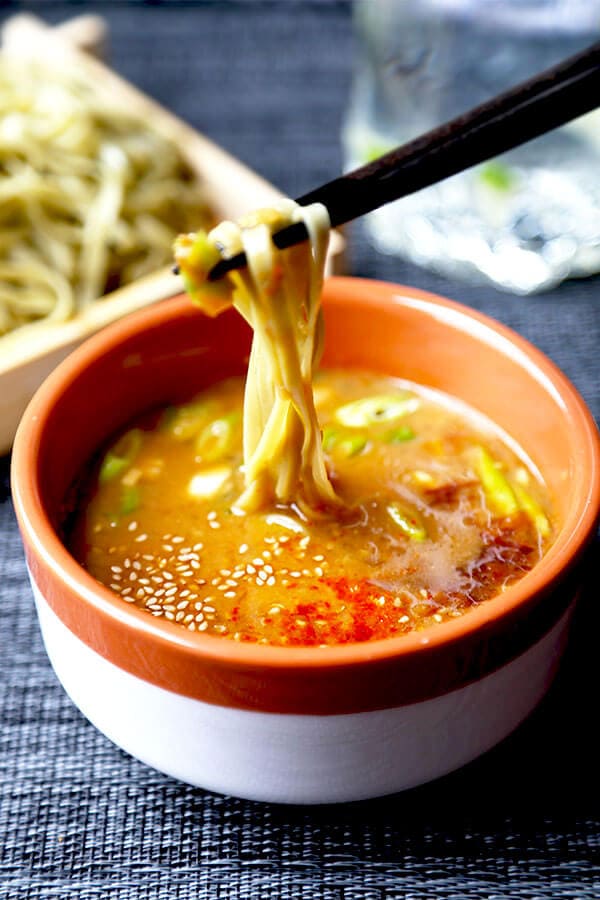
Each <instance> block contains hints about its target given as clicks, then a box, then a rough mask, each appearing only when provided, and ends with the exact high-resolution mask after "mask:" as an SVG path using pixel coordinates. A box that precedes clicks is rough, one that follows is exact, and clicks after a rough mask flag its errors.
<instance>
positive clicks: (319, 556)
mask: <svg viewBox="0 0 600 900" xmlns="http://www.w3.org/2000/svg"><path fill="white" fill-rule="evenodd" d="M313 559H314V561H315V562H323V561H324V560H325V557H324V556H323V554H322V553H317V555H316V556H313Z"/></svg>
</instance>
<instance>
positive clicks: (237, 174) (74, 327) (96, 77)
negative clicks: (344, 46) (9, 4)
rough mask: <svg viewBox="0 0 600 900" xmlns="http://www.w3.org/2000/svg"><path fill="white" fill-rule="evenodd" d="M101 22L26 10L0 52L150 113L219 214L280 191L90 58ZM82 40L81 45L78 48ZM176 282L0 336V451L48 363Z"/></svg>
mask: <svg viewBox="0 0 600 900" xmlns="http://www.w3.org/2000/svg"><path fill="white" fill-rule="evenodd" d="M106 34H107V32H106V26H105V24H104V22H103V20H102V19H100V18H99V17H97V16H81V17H78V18H76V19H74V20H71V21H69V22H67V23H65V24H63V25H61V26H58V27H56V28H51V27H49V26H47V25H45V24H44V23H43V22H42V21H41V20H39V19H37V18H35V17H33V16H31V15H28V14H23V15H18V16H14V17H13V18H11V19H9V20H8V21H7V22H6V23H5V25H4V28H3V29H2V50H1V52H2V54H3V55H5V56H11V55H16V56H19V57H20V58H23V57H24V56H27V55H31V56H35V57H37V58H41V59H43V60H44V61H45V62H47V63H48V64H51V65H53V66H55V67H56V68H62V67H65V66H68V67H69V69H72V68H73V66H76V67H77V70H78V71H79V72H81V74H82V77H84V78H89V80H90V81H91V82H92V83H93V84H94V85H95V87H96V89H97V90H99V91H101V92H102V93H106V94H107V95H109V96H110V97H111V98H112V102H114V103H119V104H120V105H121V104H122V105H123V106H125V107H126V108H127V109H128V110H129V111H130V112H137V113H139V114H140V115H141V116H142V117H143V118H145V119H146V120H148V121H152V124H153V127H155V128H156V130H157V131H159V132H161V133H163V134H165V135H167V136H168V137H170V138H171V139H172V140H174V141H175V142H176V143H177V144H178V146H179V147H180V148H181V150H182V152H183V153H184V155H185V156H186V158H187V160H188V162H189V164H190V165H191V167H192V168H193V169H194V170H195V171H196V172H197V173H198V175H199V176H200V178H201V179H202V182H203V186H204V188H205V190H206V196H207V201H208V203H209V204H210V205H211V207H212V208H213V209H214V211H215V213H216V216H217V217H218V218H219V219H237V218H239V217H240V216H241V215H243V214H244V213H245V212H248V211H249V210H251V209H255V208H257V207H261V206H268V205H269V204H270V203H273V202H276V201H277V200H280V199H281V198H282V196H283V195H282V194H281V192H280V191H278V190H277V189H276V188H275V187H274V186H273V185H272V184H270V183H269V182H268V181H266V180H265V179H264V178H261V177H260V176H259V175H257V174H256V173H255V172H253V171H252V170H251V169H249V168H248V167H247V166H245V165H244V164H243V163H241V162H240V161H239V160H237V159H236V158H235V157H233V156H232V155H231V154H229V153H227V152H226V151H225V150H222V149H221V148H220V147H219V146H217V145H216V144H215V143H213V142H212V141H210V140H209V139H208V138H206V137H204V136H203V135H201V134H199V133H198V132H197V131H196V130H195V129H193V128H192V127H191V126H189V125H187V124H186V123H185V122H183V121H182V120H181V119H179V118H178V117H177V116H175V115H173V114H172V113H170V112H169V111H168V110H166V109H165V108H164V107H162V106H160V105H159V104H158V103H156V102H155V101H154V100H152V99H150V98H149V97H148V96H146V95H145V94H144V93H142V92H141V91H139V90H138V89H137V88H135V87H134V86H133V85H131V84H130V83H129V82H127V81H125V80H124V79H123V78H121V77H120V76H119V75H117V74H116V73H115V72H114V71H112V70H111V69H110V68H109V67H108V66H107V65H106V64H105V63H103V62H102V61H101V60H100V59H98V58H96V56H97V55H100V54H101V53H102V49H103V47H104V46H105V44H106ZM82 48H83V49H82ZM343 247H344V240H343V238H342V237H341V235H339V234H338V233H333V234H332V240H331V245H330V256H329V272H330V273H331V272H332V271H338V270H339V268H340V261H341V257H342V251H343ZM180 291H181V282H180V280H179V279H178V278H177V277H175V276H174V275H173V274H172V272H171V270H170V268H168V267H167V268H164V269H161V270H159V271H158V272H155V273H153V274H152V275H148V276H146V277H144V278H141V279H139V280H138V281H135V282H132V283H131V284H129V285H127V286H125V287H123V288H120V289H119V290H117V291H115V292H113V293H112V294H109V295H107V296H106V297H105V298H102V300H101V301H99V302H97V303H95V304H93V305H92V306H91V307H90V308H89V309H87V310H85V311H84V312H81V313H79V314H78V315H77V316H75V317H74V318H73V319H71V320H69V321H68V322H63V323H57V324H49V325H47V326H46V327H44V328H35V329H32V330H29V329H28V328H27V326H24V327H23V328H22V329H18V330H17V331H15V332H13V333H10V334H8V335H5V336H3V337H0V454H2V453H6V452H8V451H9V450H10V447H11V445H12V441H13V438H14V435H15V432H16V429H17V426H18V423H19V420H20V418H21V415H22V414H23V412H24V410H25V407H26V406H27V403H28V402H29V400H30V399H31V397H32V396H33V394H34V393H35V391H36V389H37V388H38V387H39V385H40V384H41V383H42V381H43V380H44V378H45V377H46V376H47V375H48V374H49V373H50V372H51V371H52V369H53V368H54V367H55V366H56V365H57V364H58V363H59V362H61V361H62V360H63V359H64V358H65V357H66V356H67V355H68V354H69V353H70V352H71V351H72V350H73V349H74V348H75V347H77V346H78V344H80V343H82V341H84V340H85V339H86V338H87V337H89V336H90V335H92V334H94V333H95V332H96V331H98V330H99V329H100V328H103V327H104V326H106V325H108V324H110V323H111V322H113V321H115V320H116V319H119V318H121V317H122V316H124V315H127V314H128V313H131V312H134V311H135V310H138V309H141V308H142V307H144V306H147V305H149V304H151V303H155V302H158V301H160V300H164V299H166V298H168V297H171V296H174V295H175V294H177V293H180Z"/></svg>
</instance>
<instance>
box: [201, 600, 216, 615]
mask: <svg viewBox="0 0 600 900" xmlns="http://www.w3.org/2000/svg"><path fill="white" fill-rule="evenodd" d="M207 599H211V598H208V597H207ZM204 612H207V613H214V612H216V609H215V608H214V606H205V607H204Z"/></svg>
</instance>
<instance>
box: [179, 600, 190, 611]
mask: <svg viewBox="0 0 600 900" xmlns="http://www.w3.org/2000/svg"><path fill="white" fill-rule="evenodd" d="M188 606H189V601H188V600H182V601H181V603H178V604H177V609H186V608H187V607H188Z"/></svg>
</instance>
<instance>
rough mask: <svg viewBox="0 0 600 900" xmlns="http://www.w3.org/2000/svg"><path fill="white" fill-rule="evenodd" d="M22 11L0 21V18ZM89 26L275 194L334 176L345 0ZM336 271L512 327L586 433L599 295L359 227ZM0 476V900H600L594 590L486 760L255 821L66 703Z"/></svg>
mask: <svg viewBox="0 0 600 900" xmlns="http://www.w3.org/2000/svg"><path fill="white" fill-rule="evenodd" d="M27 6H28V8H29V9H32V10H33V11H35V12H38V13H39V14H41V15H43V16H45V17H46V18H47V19H48V20H50V21H61V20H62V19H64V18H66V17H68V16H70V15H73V14H75V13H77V12H81V11H82V6H81V4H77V3H70V4H69V3H62V4H60V3H52V2H45V3H43V2H39V3H29V4H27ZM20 8H21V4H18V3H15V4H10V3H9V4H6V3H5V4H4V5H3V9H2V13H1V15H2V17H3V16H5V15H8V14H10V13H11V12H16V11H19V9H20ZM89 9H90V7H88V6H87V5H86V11H89ZM93 10H94V11H98V12H101V13H102V14H104V15H106V16H107V18H108V20H109V23H110V29H111V42H110V43H111V58H112V61H113V64H114V65H115V67H116V68H117V69H118V70H119V71H120V72H122V73H123V74H124V75H125V76H126V77H128V78H130V79H131V80H132V81H133V82H135V83H136V84H138V85H139V86H141V87H142V88H143V89H144V90H146V91H147V92H148V93H150V94H151V95H153V96H154V97H156V98H157V99H158V100H159V101H161V102H163V103H165V104H166V105H168V106H170V107H172V108H173V109H174V110H175V112H177V113H178V114H180V115H181V116H183V117H184V118H186V119H187V120H189V121H190V122H192V123H193V124H194V126H196V127H197V128H199V129H200V130H201V131H203V132H205V133H206V134H208V135H209V136H210V137H211V138H213V139H214V140H216V141H217V142H218V143H220V144H221V145H222V146H224V147H226V148H227V149H228V150H230V151H231V152H232V153H234V154H235V155H236V156H238V157H240V158H241V159H243V160H244V161H245V162H246V163H247V164H249V165H250V166H251V167H252V168H254V169H255V170H257V171H258V172H260V173H261V174H263V175H264V176H266V178H268V179H269V180H270V181H272V182H273V183H274V184H276V185H277V186H278V187H280V188H281V189H282V190H283V191H285V192H286V193H288V194H289V195H291V196H298V195H300V194H302V193H303V192H304V191H306V190H308V189H309V188H312V187H314V186H315V185H317V184H319V183H321V182H322V181H325V180H327V179H329V178H331V177H334V176H335V175H336V174H338V173H339V171H340V167H341V159H340V147H339V132H340V125H341V119H342V114H343V109H344V105H345V102H346V98H347V92H348V84H349V77H350V71H351V60H352V34H351V20H350V7H349V4H348V3H347V2H324V0H321V2H316V0H313V2H292V0H289V2H288V0H285V2H282V0H280V2H265V3H263V2H250V0H246V2H221V3H209V2H205V3H194V2H184V0H182V2H171V3H167V2H165V3H153V4H151V5H150V4H148V5H144V4H142V3H135V2H129V3H125V2H120V3H119V2H113V3H108V2H107V3H104V4H95V5H93ZM282 47H285V52H283V53H282V52H281V48H282ZM232 48H234V52H232ZM348 267H349V269H350V271H351V272H352V273H354V274H358V275H362V276H369V277H375V278H381V279H386V280H390V281H396V282H404V283H409V284H413V285H416V286H418V287H421V288H425V289H429V290H432V291H435V292H438V293H441V294H445V295H447V296H450V297H453V298H455V299H460V300H462V301H464V302H466V303H467V304H470V305H472V306H473V307H476V308H477V309H480V310H482V311H484V312H486V313H489V314H491V315H493V316H495V317H496V318H498V319H500V320H501V321H503V322H505V323H506V324H508V325H510V326H512V327H513V328H515V329H516V330H517V331H519V332H520V333H521V334H523V335H525V336H526V337H527V338H529V339H530V340H531V341H533V342H534V343H535V344H537V346H538V347H540V348H541V349H542V350H544V351H545V352H546V353H547V354H548V355H549V356H550V357H551V358H552V359H553V360H554V361H555V362H556V363H557V364H558V365H559V366H560V367H561V368H562V369H563V370H564V371H565V372H566V373H567V374H568V375H569V376H570V378H571V379H572V380H573V381H574V383H575V384H576V386H577V387H578V388H579V390H580V391H581V393H582V394H583V396H584V398H585V399H586V400H587V402H588V403H589V405H590V407H591V409H592V411H593V413H594V414H595V416H596V418H597V419H598V418H600V378H599V377H598V363H597V359H598V349H599V347H600V296H599V295H600V280H599V279H597V278H596V279H591V280H587V281H585V282H571V283H569V284H566V285H564V286H563V287H561V288H560V289H559V290H557V291H554V292H553V293H551V294H546V295H542V296H538V297H535V298H529V299H523V298H518V297H513V296H509V295H506V294H500V293H497V292H495V291H494V290H492V289H489V288H484V289H482V288H475V287H472V286H471V287H465V286H463V285H459V284H457V283H453V282H451V281H448V280H445V279H443V278H440V277H438V276H435V275H433V274H430V273H427V272H423V271H421V270H419V269H417V268H415V267H412V266H410V265H407V264H405V263H403V262H402V261H400V260H398V259H395V258H392V257H385V256H383V255H380V254H378V253H376V252H375V251H374V250H373V249H372V248H371V247H369V246H368V244H367V243H366V241H365V239H364V237H363V235H362V231H361V228H360V227H359V226H357V227H355V228H354V229H352V230H351V232H350V253H349V259H348ZM8 468H9V460H8V459H4V460H0V610H1V612H0V648H1V649H0V684H1V687H0V710H1V721H2V731H1V735H0V898H2V900H4V898H7V900H8V898H10V900H13V898H44V900H48V898H72V897H80V898H86V900H97V898H103V900H104V898H122V900H125V898H128V900H129V898H131V900H133V898H135V900H146V898H179V897H182V898H213V897H214V898H231V900H233V898H238V897H239V898H255V897H256V898H259V897H260V898H273V900H275V898H286V900H288V898H289V900H304V898H311V900H312V898H327V900H342V898H343V900H383V898H438V897H439V898H448V900H450V898H452V900H461V898H466V897H477V898H486V900H501V898H517V897H518V898H525V900H558V898H573V900H575V898H577V900H591V898H600V868H599V865H598V863H599V847H600V814H599V802H598V801H599V796H598V758H599V750H600V744H599V742H598V737H597V735H596V732H595V730H594V728H593V726H594V720H595V719H597V710H598V703H597V693H598V684H599V680H598V671H599V666H598V659H599V654H598V652H597V649H596V639H595V636H596V635H597V634H598V632H599V630H600V615H599V613H598V608H597V603H595V600H596V597H595V596H594V595H593V594H592V592H591V590H590V586H591V578H589V579H588V587H586V590H585V591H584V594H583V596H582V599H581V603H580V605H579V610H578V614H577V617H576V621H575V625H574V629H573V634H572V638H571V641H570V645H569V649H568V652H567V656H566V659H565V662H564V664H563V666H562V669H561V672H560V675H559V677H558V679H557V681H556V682H555V685H554V686H553V688H552V690H551V692H550V694H549V696H548V697H547V698H546V700H545V701H544V702H543V703H542V705H541V706H540V708H539V709H538V710H537V711H536V712H535V714H534V715H533V716H532V717H531V718H530V719H529V721H528V722H526V723H525V724H524V725H523V726H521V727H520V728H519V729H518V731H517V732H516V733H515V734H513V735H512V736H511V737H510V738H509V739H508V740H506V741H505V742H504V743H503V744H502V745H500V746H499V747H497V748H496V749H495V750H493V751H491V752H490V753H488V754H486V755H485V756H484V757H483V758H481V759H479V760H478V761H476V762H474V763H472V764H471V765H469V766H467V767H466V768H464V769H462V770H461V771H459V772H456V773H454V774H453V775H450V776H448V777H446V778H444V779H442V780H440V781H438V782H436V783H433V784H430V785H427V786H425V787H422V788H419V789H416V790H412V791H409V792H407V793H404V794H401V795H396V796H393V797H389V798H386V799H383V800H377V801H373V802H368V803H360V804H351V805H345V806H339V807H318V808H300V807H282V806H273V805H266V804H259V803H250V802H246V801H241V800H236V799H233V798H228V797H222V796H217V795H212V794H208V793H206V792H204V791H202V790H200V789H197V788H192V787H190V786H187V785H184V784H180V783H178V782H176V781H173V780H172V779H169V778H167V777H164V776H162V775H160V774H158V773H156V772H153V771H151V770H150V769H148V768H146V767H145V766H144V765H142V764H141V763H138V762H137V761H135V760H133V759H131V758H130V757H129V756H128V755H127V754H125V753H124V752H122V751H120V750H118V749H117V748H116V747H114V746H113V745H112V744H111V743H110V742H109V741H108V740H107V739H105V738H104V737H103V736H102V735H100V734H99V733H98V732H97V731H96V730H95V729H94V728H93V727H92V726H91V725H90V724H88V722H87V721H86V720H85V719H84V718H83V716H82V715H81V714H80V713H79V712H78V711H77V710H76V709H75V707H74V706H73V705H72V703H71V702H70V701H69V700H68V698H67V697H66V695H65V694H64V692H63V690H62V688H61V687H60V686H59V684H58V682H57V680H56V678H55V676H54V674H53V672H52V670H51V668H50V665H49V663H48V660H47V658H46V655H45V652H44V649H43V646H42V642H41V639H40V637H39V634H38V633H37V630H36V629H32V628H31V618H32V614H33V613H32V609H33V606H32V596H31V592H30V589H29V585H28V582H27V577H26V572H25V565H24V560H23V556H22V552H21V546H20V541H19V537H18V533H17V528H16V524H15V520H14V515H13V511H12V505H11V500H10V494H9V488H8ZM598 549H599V547H598V544H596V546H595V548H594V550H595V553H594V554H592V556H594V555H595V556H596V558H597V555H598Z"/></svg>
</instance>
